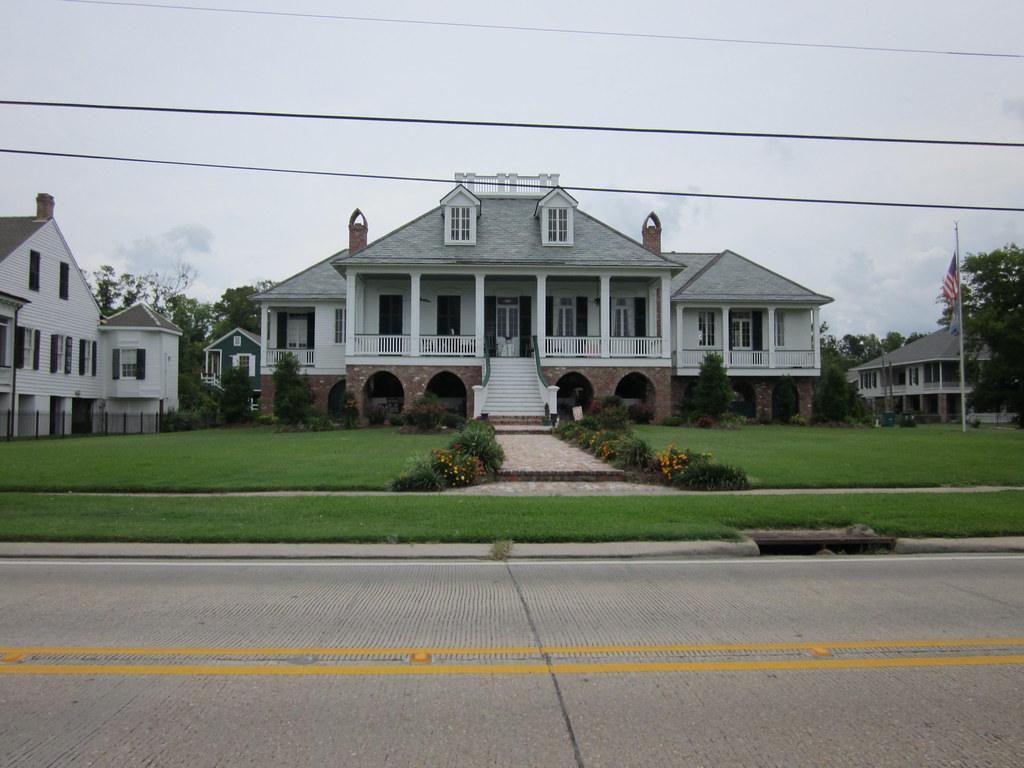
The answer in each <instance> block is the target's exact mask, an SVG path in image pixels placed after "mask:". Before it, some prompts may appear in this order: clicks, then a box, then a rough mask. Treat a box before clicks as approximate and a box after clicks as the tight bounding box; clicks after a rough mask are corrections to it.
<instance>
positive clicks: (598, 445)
mask: <svg viewBox="0 0 1024 768" xmlns="http://www.w3.org/2000/svg"><path fill="white" fill-rule="evenodd" d="M625 436H626V433H624V432H621V431H617V430H603V429H602V430H598V431H597V432H594V433H593V434H592V436H591V438H590V441H589V443H588V445H587V447H588V448H589V449H590V450H591V451H593V453H594V455H595V456H596V457H597V458H599V459H601V461H607V462H612V461H615V459H616V457H617V456H618V451H619V440H621V439H622V438H623V437H625Z"/></svg>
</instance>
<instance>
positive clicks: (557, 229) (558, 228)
mask: <svg viewBox="0 0 1024 768" xmlns="http://www.w3.org/2000/svg"><path fill="white" fill-rule="evenodd" d="M544 244H545V245H572V211H571V209H569V208H566V207H557V208H545V209H544Z"/></svg>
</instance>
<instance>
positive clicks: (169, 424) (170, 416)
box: [160, 411, 216, 432]
mask: <svg viewBox="0 0 1024 768" xmlns="http://www.w3.org/2000/svg"><path fill="white" fill-rule="evenodd" d="M215 425H216V421H215V419H214V415H213V414H211V413H208V412H205V411H168V412H167V413H165V414H164V415H163V418H162V419H160V431H161V432H191V431H192V430H194V429H209V428H210V427H212V426H215Z"/></svg>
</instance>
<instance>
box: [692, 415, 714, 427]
mask: <svg viewBox="0 0 1024 768" xmlns="http://www.w3.org/2000/svg"><path fill="white" fill-rule="evenodd" d="M694 424H695V425H696V426H698V427H700V428H701V429H711V428H712V427H713V426H715V420H714V419H713V418H712V417H710V416H701V417H700V418H698V419H697V421H695V422H694Z"/></svg>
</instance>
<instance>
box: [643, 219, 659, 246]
mask: <svg viewBox="0 0 1024 768" xmlns="http://www.w3.org/2000/svg"><path fill="white" fill-rule="evenodd" d="M643 243H644V248H646V249H647V250H648V251H651V252H652V253H656V254H658V255H659V256H660V255H661V219H659V218H658V214H656V213H655V212H654V211H651V212H650V214H648V216H647V218H646V219H645V220H644V227H643Z"/></svg>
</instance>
